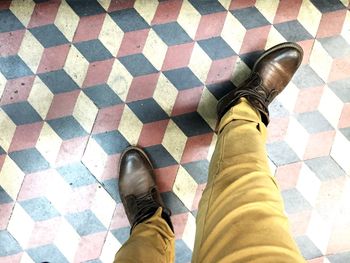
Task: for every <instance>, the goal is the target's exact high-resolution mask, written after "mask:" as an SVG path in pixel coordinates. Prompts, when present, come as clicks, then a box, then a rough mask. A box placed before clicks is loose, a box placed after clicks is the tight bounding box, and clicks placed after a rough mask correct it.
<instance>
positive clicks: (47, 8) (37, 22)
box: [28, 0, 61, 28]
mask: <svg viewBox="0 0 350 263" xmlns="http://www.w3.org/2000/svg"><path fill="white" fill-rule="evenodd" d="M60 4H61V0H51V1H47V2H43V3H40V4H37V5H35V8H34V11H33V13H32V16H31V18H30V21H29V23H28V28H32V27H38V26H43V25H48V24H53V23H54V22H55V18H56V15H57V11H58V8H59V6H60Z"/></svg>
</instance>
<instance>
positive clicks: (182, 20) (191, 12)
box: [177, 0, 201, 39]
mask: <svg viewBox="0 0 350 263" xmlns="http://www.w3.org/2000/svg"><path fill="white" fill-rule="evenodd" d="M200 20H201V15H200V14H199V13H198V11H197V10H196V9H195V8H194V7H193V6H192V5H191V4H190V3H189V2H188V0H184V1H183V2H182V6H181V10H180V14H179V16H178V18H177V22H178V23H179V25H180V26H181V27H182V28H183V29H184V30H185V31H186V33H187V34H188V35H189V36H190V37H191V38H192V39H194V37H195V36H196V32H197V28H198V25H199V22H200Z"/></svg>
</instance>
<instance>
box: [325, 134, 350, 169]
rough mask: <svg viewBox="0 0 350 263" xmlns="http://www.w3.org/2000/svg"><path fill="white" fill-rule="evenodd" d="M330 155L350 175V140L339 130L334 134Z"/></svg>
mask: <svg viewBox="0 0 350 263" xmlns="http://www.w3.org/2000/svg"><path fill="white" fill-rule="evenodd" d="M330 155H331V157H332V158H333V159H334V160H335V161H336V162H337V163H338V164H339V165H340V167H341V168H343V170H344V171H345V172H346V173H347V174H348V175H350V162H349V156H350V142H349V141H348V140H347V139H346V138H345V136H344V135H343V134H342V133H340V132H339V131H337V133H336V135H335V138H334V142H333V146H332V150H331V154H330Z"/></svg>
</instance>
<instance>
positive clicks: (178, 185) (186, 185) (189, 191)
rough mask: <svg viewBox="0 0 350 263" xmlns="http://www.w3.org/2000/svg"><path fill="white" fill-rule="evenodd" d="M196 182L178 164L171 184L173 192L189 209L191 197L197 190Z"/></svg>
mask: <svg viewBox="0 0 350 263" xmlns="http://www.w3.org/2000/svg"><path fill="white" fill-rule="evenodd" d="M197 186H198V185H197V183H196V182H195V181H194V179H193V178H192V177H191V176H190V175H189V174H188V173H187V171H186V170H185V169H184V168H183V167H182V166H180V168H179V170H178V172H177V175H176V179H175V182H174V185H173V192H174V193H175V194H176V195H177V196H178V197H179V199H180V200H181V201H182V203H184V205H185V206H186V207H187V208H188V209H189V210H191V209H192V204H193V199H194V197H195V195H196V191H197Z"/></svg>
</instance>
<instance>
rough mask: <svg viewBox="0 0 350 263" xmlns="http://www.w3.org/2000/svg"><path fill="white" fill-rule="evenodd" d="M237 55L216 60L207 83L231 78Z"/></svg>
mask: <svg viewBox="0 0 350 263" xmlns="http://www.w3.org/2000/svg"><path fill="white" fill-rule="evenodd" d="M236 59H237V56H232V57H228V58H223V59H220V60H214V61H213V62H212V63H211V67H210V70H209V73H208V76H207V80H206V82H205V83H206V84H207V85H208V84H213V83H218V82H223V81H227V80H230V79H231V76H232V72H233V68H234V65H235V63H236Z"/></svg>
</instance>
